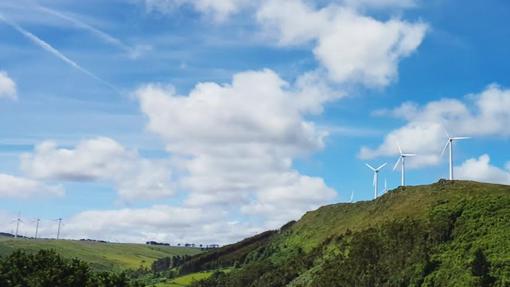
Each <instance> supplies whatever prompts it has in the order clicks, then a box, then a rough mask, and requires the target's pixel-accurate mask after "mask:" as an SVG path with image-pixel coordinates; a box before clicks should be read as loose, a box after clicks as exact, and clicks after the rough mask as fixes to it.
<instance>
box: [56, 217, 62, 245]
mask: <svg viewBox="0 0 510 287" xmlns="http://www.w3.org/2000/svg"><path fill="white" fill-rule="evenodd" d="M56 220H57V221H58V229H57V240H59V239H60V227H61V225H62V218H58V219H56Z"/></svg>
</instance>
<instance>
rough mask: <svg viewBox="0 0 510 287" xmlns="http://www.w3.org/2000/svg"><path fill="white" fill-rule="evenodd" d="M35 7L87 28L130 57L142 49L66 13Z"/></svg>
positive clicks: (136, 55)
mask: <svg viewBox="0 0 510 287" xmlns="http://www.w3.org/2000/svg"><path fill="white" fill-rule="evenodd" d="M36 8H37V9H39V10H41V11H43V12H45V13H47V14H51V15H53V16H55V17H58V18H61V19H64V20H66V21H69V22H71V23H73V24H74V25H76V26H77V27H80V28H82V29H85V30H88V31H89V32H91V33H93V34H94V35H96V36H97V37H99V38H101V39H103V40H104V41H105V42H107V43H110V44H112V45H114V46H116V47H117V48H119V49H121V50H123V51H125V52H127V53H128V55H129V56H130V57H133V58H136V57H138V56H139V54H140V52H141V50H142V49H143V47H138V46H137V47H131V46H129V45H127V44H125V43H124V42H122V41H121V40H120V39H118V38H115V37H113V36H111V35H109V34H107V33H105V32H103V31H101V30H99V29H97V28H95V27H93V26H91V25H89V24H87V23H84V22H81V21H79V20H77V19H74V18H72V17H69V16H68V15H66V14H63V13H61V12H58V11H55V10H53V9H49V8H46V7H43V6H37V7H36Z"/></svg>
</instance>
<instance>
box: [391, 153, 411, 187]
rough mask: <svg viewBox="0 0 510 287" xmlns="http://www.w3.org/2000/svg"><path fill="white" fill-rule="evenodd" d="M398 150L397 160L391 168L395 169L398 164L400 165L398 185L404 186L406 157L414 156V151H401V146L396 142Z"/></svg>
mask: <svg viewBox="0 0 510 287" xmlns="http://www.w3.org/2000/svg"><path fill="white" fill-rule="evenodd" d="M397 147H398V152H399V153H400V155H399V157H398V160H397V162H396V163H395V166H394V167H393V170H395V169H397V166H398V164H399V163H400V165H401V171H400V173H401V178H400V185H401V186H405V185H406V158H407V157H412V156H416V154H414V153H404V152H402V148H401V147H400V145H399V144H398V143H397Z"/></svg>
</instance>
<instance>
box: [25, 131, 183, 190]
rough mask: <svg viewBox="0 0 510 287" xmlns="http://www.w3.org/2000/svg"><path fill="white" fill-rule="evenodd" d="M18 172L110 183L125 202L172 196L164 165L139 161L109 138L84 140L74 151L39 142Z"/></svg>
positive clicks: (46, 142)
mask: <svg viewBox="0 0 510 287" xmlns="http://www.w3.org/2000/svg"><path fill="white" fill-rule="evenodd" d="M21 168H22V170H23V171H24V172H26V173H27V174H29V175H30V176H32V177H34V178H38V179H51V180H63V181H107V182H113V183H114V184H115V185H116V187H117V189H118V193H119V195H120V197H121V198H122V199H126V200H134V199H154V198H163V197H167V196H171V195H173V194H174V188H173V186H172V183H171V181H170V171H169V167H168V165H167V164H166V163H165V162H159V161H154V160H147V159H143V158H141V157H140V156H139V155H138V153H137V152H136V151H132V150H128V149H126V148H125V147H123V146H122V145H120V144H119V143H117V142H116V141H114V140H112V139H110V138H95V139H89V140H84V141H82V142H80V143H79V144H78V145H76V147H75V148H74V149H66V148H60V147H58V146H57V144H56V143H55V142H52V141H45V142H42V143H40V144H38V145H37V146H36V148H35V150H34V152H33V153H27V154H23V155H22V156H21Z"/></svg>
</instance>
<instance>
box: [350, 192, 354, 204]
mask: <svg viewBox="0 0 510 287" xmlns="http://www.w3.org/2000/svg"><path fill="white" fill-rule="evenodd" d="M353 198H354V191H351V200H349V202H350V203H352V199H353Z"/></svg>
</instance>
